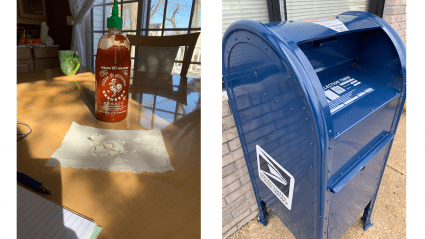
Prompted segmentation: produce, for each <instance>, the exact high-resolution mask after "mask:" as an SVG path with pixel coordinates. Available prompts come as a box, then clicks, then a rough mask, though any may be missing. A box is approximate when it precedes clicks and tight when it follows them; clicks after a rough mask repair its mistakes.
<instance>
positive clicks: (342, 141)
mask: <svg viewBox="0 0 425 239" xmlns="http://www.w3.org/2000/svg"><path fill="white" fill-rule="evenodd" d="M222 55H223V66H222V67H223V68H222V72H223V77H224V82H225V85H226V90H227V93H228V96H229V103H230V107H231V109H232V113H233V116H234V119H235V122H236V127H237V130H238V133H239V137H240V140H241V144H242V148H243V152H244V155H245V159H246V163H247V166H248V170H249V175H250V177H251V181H252V185H253V188H254V192H255V197H256V200H257V204H258V207H259V209H260V217H259V219H258V220H259V221H261V222H262V223H263V224H264V225H266V221H265V217H266V216H267V210H266V206H267V207H269V208H270V209H271V210H272V211H273V212H274V213H275V214H276V215H277V217H278V218H279V219H280V220H281V221H282V222H283V223H284V224H285V225H286V226H287V228H288V229H289V230H290V231H291V232H292V234H293V235H294V236H295V237H296V238H308V239H310V238H340V237H341V236H342V235H343V234H344V232H345V231H346V230H347V229H348V228H349V227H350V226H351V225H352V223H353V222H354V221H355V220H356V218H357V217H358V215H360V214H361V213H362V212H364V214H363V218H362V219H363V220H364V221H365V227H364V230H366V229H367V228H368V227H370V226H371V225H373V223H372V221H371V215H372V211H373V209H374V204H375V201H376V197H377V193H378V190H379V185H380V182H381V179H382V175H383V173H384V169H385V166H386V163H387V159H388V155H389V153H390V150H391V145H392V142H393V138H394V134H395V132H396V130H397V125H398V122H399V119H400V114H401V112H402V108H403V104H404V101H405V97H406V93H405V91H406V50H405V46H404V44H403V42H402V40H401V39H400V37H399V36H398V35H397V33H396V31H395V30H394V29H393V28H392V27H391V26H390V25H389V24H388V23H386V22H385V21H383V20H382V19H381V18H379V17H377V16H375V15H373V14H369V13H365V12H346V13H343V14H341V15H338V16H337V17H336V18H330V19H329V18H328V19H315V20H302V21H287V22H275V23H269V24H261V23H258V22H253V21H238V22H236V23H234V24H233V25H231V26H230V27H229V28H228V29H227V31H226V32H225V34H224V36H223V49H222Z"/></svg>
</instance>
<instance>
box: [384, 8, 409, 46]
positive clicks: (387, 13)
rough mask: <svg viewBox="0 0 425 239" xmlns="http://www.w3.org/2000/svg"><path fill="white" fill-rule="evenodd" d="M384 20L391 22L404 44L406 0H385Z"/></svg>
mask: <svg viewBox="0 0 425 239" xmlns="http://www.w3.org/2000/svg"><path fill="white" fill-rule="evenodd" d="M384 20H385V21H386V22H388V23H389V24H391V26H392V27H393V28H394V29H395V30H396V31H397V33H398V35H399V36H400V37H401V39H402V40H403V42H404V45H406V0H386V1H385V9H384Z"/></svg>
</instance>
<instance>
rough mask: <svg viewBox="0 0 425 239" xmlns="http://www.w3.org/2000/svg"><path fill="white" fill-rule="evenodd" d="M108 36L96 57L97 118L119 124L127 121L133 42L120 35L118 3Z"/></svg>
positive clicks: (113, 10)
mask: <svg viewBox="0 0 425 239" xmlns="http://www.w3.org/2000/svg"><path fill="white" fill-rule="evenodd" d="M107 27H108V34H107V35H104V36H102V37H101V38H100V39H99V44H98V47H97V54H96V81H95V98H96V101H95V111H96V118H97V119H99V120H102V121H105V122H119V121H121V120H123V119H125V118H126V117H127V105H128V89H129V84H130V80H129V79H130V68H131V59H130V42H129V40H128V39H127V37H125V36H124V35H121V29H122V19H121V18H120V17H119V16H118V3H117V1H116V0H115V1H114V6H113V8H112V16H111V17H109V18H108V19H107Z"/></svg>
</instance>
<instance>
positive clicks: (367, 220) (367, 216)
mask: <svg viewBox="0 0 425 239" xmlns="http://www.w3.org/2000/svg"><path fill="white" fill-rule="evenodd" d="M371 204H372V205H374V204H375V197H374V198H373V199H372V201H370V202H369V204H368V205H367V206H366V207H365V209H364V212H363V217H362V218H361V219H362V220H363V221H365V225H364V227H363V230H365V231H366V230H367V229H369V227H371V226H373V222H372V221H371V220H370V217H371V216H372V209H373V208H372V207H371V206H370V205H371Z"/></svg>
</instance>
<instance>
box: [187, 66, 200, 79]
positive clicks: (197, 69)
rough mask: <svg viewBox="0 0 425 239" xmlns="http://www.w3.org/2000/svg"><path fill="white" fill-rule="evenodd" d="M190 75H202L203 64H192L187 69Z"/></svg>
mask: <svg viewBox="0 0 425 239" xmlns="http://www.w3.org/2000/svg"><path fill="white" fill-rule="evenodd" d="M187 76H188V77H200V76H201V65H198V64H190V65H189V70H188V71H187Z"/></svg>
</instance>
